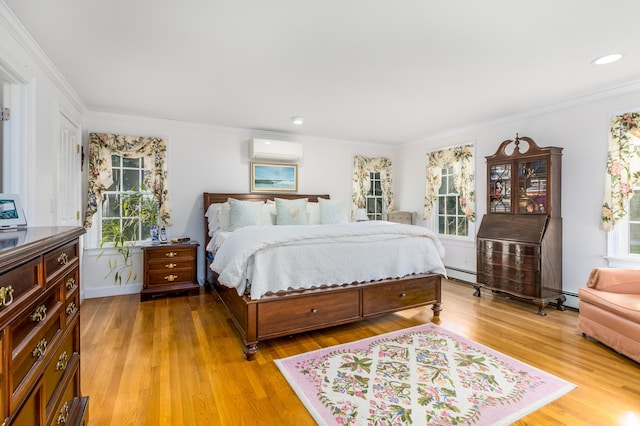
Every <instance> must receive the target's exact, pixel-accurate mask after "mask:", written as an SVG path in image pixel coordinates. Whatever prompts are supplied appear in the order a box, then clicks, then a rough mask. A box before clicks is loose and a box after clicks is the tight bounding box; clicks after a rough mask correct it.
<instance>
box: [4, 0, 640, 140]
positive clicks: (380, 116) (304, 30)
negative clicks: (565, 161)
mask: <svg viewBox="0 0 640 426" xmlns="http://www.w3.org/2000/svg"><path fill="white" fill-rule="evenodd" d="M0 1H2V0H0ZM5 1H6V3H7V4H8V5H9V7H10V8H11V9H12V10H13V11H14V13H15V14H16V16H17V17H18V18H19V19H20V20H21V21H22V23H23V24H24V26H25V27H26V28H27V30H28V31H29V32H30V33H31V35H32V36H33V37H34V39H35V40H36V41H37V43H38V44H39V45H40V46H41V47H42V49H43V50H44V51H45V52H46V53H47V55H48V56H49V57H50V58H51V60H52V61H53V63H54V64H55V65H56V66H57V68H58V69H59V70H60V72H61V73H62V75H64V77H65V78H66V79H67V81H68V82H69V83H70V84H71V86H72V87H73V88H74V89H75V90H76V92H77V93H78V95H79V96H80V98H81V99H82V100H83V102H84V103H85V104H86V106H87V107H88V108H89V109H90V110H94V111H106V112H118V113H124V114H134V115H142V116H149V117H158V118H167V119H175V120H184V121H192V122H199V123H210V124H215V125H221V126H231V127H240V128H248V129H258V130H269V131H277V132H287V133H301V134H305V135H313V136H320V137H328V138H335V139H345V140H352V141H368V142H376V143H389V144H399V143H404V142H409V141H413V140H416V139H418V138H420V137H424V136H429V135H433V134H438V133H441V132H445V131H448V130H450V129H453V128H459V127H467V126H470V125H475V124H478V123H482V122H487V121H492V120H495V119H498V118H500V117H504V116H509V115H514V114H520V113H525V112H527V111H532V110H538V109H543V108H547V107H550V106H553V105H558V104H565V103H571V102H576V101H580V99H581V98H584V97H589V96H592V95H598V94H600V93H602V92H604V91H608V90H611V89H621V90H624V88H625V87H628V86H635V84H637V83H639V82H640V47H639V44H640V22H639V21H638V19H639V17H640V1H638V0H613V1H604V0H537V1H531V0H526V1H525V0H482V1H478V0H449V1H446V0H440V1H434V0H402V1H399V0H395V1H394V0H181V1H177V0H108V1H105V0H56V1H42V0H5ZM613 52H620V53H624V54H625V57H624V58H623V59H622V61H619V62H617V63H614V64H610V65H607V66H595V65H592V64H591V61H592V60H593V59H595V58H596V57H598V56H601V55H604V54H607V53H613ZM292 116H303V117H304V118H305V124H304V125H303V126H294V125H292V124H291V122H290V117H292Z"/></svg>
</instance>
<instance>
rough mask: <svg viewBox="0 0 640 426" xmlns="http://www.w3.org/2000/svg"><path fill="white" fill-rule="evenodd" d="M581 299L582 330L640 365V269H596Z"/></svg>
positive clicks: (580, 292)
mask: <svg viewBox="0 0 640 426" xmlns="http://www.w3.org/2000/svg"><path fill="white" fill-rule="evenodd" d="M578 297H579V305H578V308H579V309H580V313H579V315H578V331H579V332H581V333H582V334H583V335H587V336H591V337H593V338H594V339H596V340H599V341H600V342H602V343H604V344H605V345H607V346H609V347H611V348H612V349H614V350H616V351H618V352H619V353H621V354H623V355H626V356H628V357H629V358H631V359H633V360H635V361H637V362H640V270H636V269H614V268H596V269H594V270H593V271H591V275H590V276H589V280H588V281H587V287H586V288H580V289H579V290H578Z"/></svg>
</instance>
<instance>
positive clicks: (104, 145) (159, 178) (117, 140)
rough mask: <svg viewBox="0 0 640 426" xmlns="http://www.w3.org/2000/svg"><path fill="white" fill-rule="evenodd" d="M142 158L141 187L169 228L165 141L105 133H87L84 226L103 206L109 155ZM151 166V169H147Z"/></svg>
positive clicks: (109, 173) (108, 179)
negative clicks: (87, 166) (143, 172)
mask: <svg viewBox="0 0 640 426" xmlns="http://www.w3.org/2000/svg"><path fill="white" fill-rule="evenodd" d="M112 154H116V155H119V156H121V157H127V158H144V164H145V167H150V169H149V172H148V173H146V172H145V175H144V182H143V183H144V185H145V186H146V187H147V188H149V189H150V190H151V192H152V194H153V196H154V197H155V199H156V202H157V203H158V217H159V218H160V221H161V222H162V224H163V225H166V226H169V225H171V211H170V209H169V191H168V189H167V147H166V144H165V141H164V139H162V138H155V137H142V136H122V135H113V134H106V133H91V134H89V162H88V164H89V168H88V170H89V172H88V174H89V177H88V184H87V186H88V196H87V212H86V214H85V220H84V226H85V228H90V227H91V224H92V222H93V216H94V215H95V214H96V212H97V211H98V208H100V206H101V205H102V197H103V193H104V191H105V190H106V189H107V188H109V187H110V186H111V185H112V184H113V176H112V168H113V167H112V164H111V155H112ZM149 165H151V166H149Z"/></svg>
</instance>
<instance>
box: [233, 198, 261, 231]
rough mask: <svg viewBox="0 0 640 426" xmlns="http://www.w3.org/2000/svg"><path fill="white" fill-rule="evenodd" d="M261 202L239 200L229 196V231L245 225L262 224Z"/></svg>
mask: <svg viewBox="0 0 640 426" xmlns="http://www.w3.org/2000/svg"><path fill="white" fill-rule="evenodd" d="M263 205H264V203H263V202H254V201H241V200H236V199H235V198H229V207H230V208H231V211H230V227H229V230H230V231H235V230H236V229H240V228H242V227H245V226H252V225H261V224H262V206H263Z"/></svg>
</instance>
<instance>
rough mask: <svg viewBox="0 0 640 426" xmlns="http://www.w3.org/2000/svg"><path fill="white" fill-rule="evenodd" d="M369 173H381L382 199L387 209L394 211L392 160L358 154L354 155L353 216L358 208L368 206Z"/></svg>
mask: <svg viewBox="0 0 640 426" xmlns="http://www.w3.org/2000/svg"><path fill="white" fill-rule="evenodd" d="M369 173H380V184H381V186H382V188H381V189H382V199H383V201H384V207H385V209H386V211H388V212H390V211H393V189H392V183H393V180H392V177H391V160H389V159H388V158H383V157H378V158H369V157H363V156H360V155H356V156H355V157H353V194H352V196H351V217H355V214H356V210H358V209H364V208H365V207H366V199H367V194H368V193H369V189H370V188H371V180H370V178H369Z"/></svg>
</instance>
